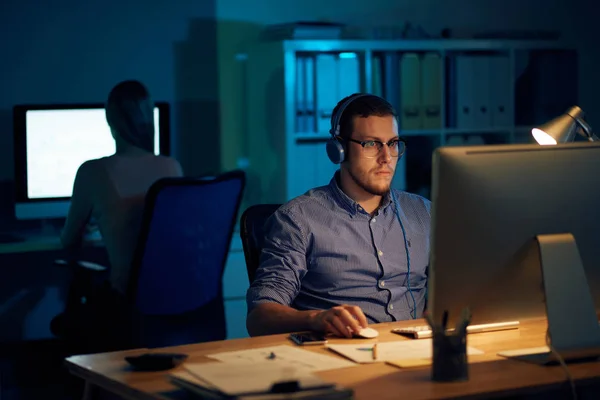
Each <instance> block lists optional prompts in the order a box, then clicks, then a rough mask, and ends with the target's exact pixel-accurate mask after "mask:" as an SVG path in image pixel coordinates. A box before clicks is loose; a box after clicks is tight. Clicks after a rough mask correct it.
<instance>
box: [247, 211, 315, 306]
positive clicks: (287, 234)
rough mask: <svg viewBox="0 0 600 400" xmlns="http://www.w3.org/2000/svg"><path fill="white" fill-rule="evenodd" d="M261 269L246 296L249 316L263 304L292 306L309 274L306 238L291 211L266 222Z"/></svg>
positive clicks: (278, 212)
mask: <svg viewBox="0 0 600 400" xmlns="http://www.w3.org/2000/svg"><path fill="white" fill-rule="evenodd" d="M265 231H266V232H268V233H267V235H266V237H265V242H264V245H263V249H262V253H261V257H260V265H259V267H258V270H257V271H256V276H255V279H254V281H253V282H252V285H250V288H249V289H248V292H247V294H246V302H247V304H248V312H250V311H252V309H253V308H254V307H255V306H256V305H258V304H261V303H277V304H282V305H285V306H291V304H292V303H293V302H294V299H295V298H296V296H297V295H298V293H299V292H300V286H301V282H302V278H303V277H304V275H305V274H306V271H307V264H306V238H305V235H304V233H303V231H302V228H301V226H300V225H299V224H298V223H297V222H296V221H295V220H294V218H293V214H292V213H291V211H290V210H289V209H286V210H277V211H276V212H275V213H274V214H273V215H272V216H271V217H270V218H269V220H268V221H267V224H266V229H265Z"/></svg>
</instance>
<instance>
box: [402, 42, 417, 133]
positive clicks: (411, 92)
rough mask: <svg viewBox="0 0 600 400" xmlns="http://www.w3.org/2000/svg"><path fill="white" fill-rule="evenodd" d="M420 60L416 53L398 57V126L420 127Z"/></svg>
mask: <svg viewBox="0 0 600 400" xmlns="http://www.w3.org/2000/svg"><path fill="white" fill-rule="evenodd" d="M421 103H422V102H421V60H420V59H419V55H418V54H416V53H405V54H403V55H402V57H401V58H400V127H401V129H402V130H415V129H420V128H421Z"/></svg>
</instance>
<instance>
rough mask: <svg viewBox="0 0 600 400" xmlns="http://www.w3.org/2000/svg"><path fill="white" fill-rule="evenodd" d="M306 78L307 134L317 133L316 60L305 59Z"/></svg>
mask: <svg viewBox="0 0 600 400" xmlns="http://www.w3.org/2000/svg"><path fill="white" fill-rule="evenodd" d="M304 64H305V66H304V70H305V73H306V76H305V87H304V91H305V102H306V104H305V115H304V117H305V120H306V121H305V122H304V125H305V126H306V131H307V132H317V131H318V129H317V120H316V117H315V115H316V110H315V106H316V105H315V73H316V72H315V58H314V57H313V56H307V57H305V58H304Z"/></svg>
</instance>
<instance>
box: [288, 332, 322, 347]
mask: <svg viewBox="0 0 600 400" xmlns="http://www.w3.org/2000/svg"><path fill="white" fill-rule="evenodd" d="M290 339H292V341H293V342H294V343H296V344H299V345H300V346H308V345H311V344H325V343H327V338H325V335H322V334H320V333H314V332H302V333H292V334H290Z"/></svg>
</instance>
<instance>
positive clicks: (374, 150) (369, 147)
mask: <svg viewBox="0 0 600 400" xmlns="http://www.w3.org/2000/svg"><path fill="white" fill-rule="evenodd" d="M347 140H348V141H349V142H353V143H358V144H360V145H361V146H362V148H363V150H362V152H363V155H364V156H365V157H367V158H375V157H377V156H378V155H379V153H380V152H381V149H383V145H384V144H385V145H387V147H388V148H389V149H390V155H391V156H392V157H400V156H402V155H403V154H404V152H405V151H406V142H405V141H404V140H402V139H399V138H395V139H392V140H390V141H389V142H387V143H383V142H381V141H379V140H365V141H362V142H361V141H359V140H354V139H351V138H348V139H347Z"/></svg>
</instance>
